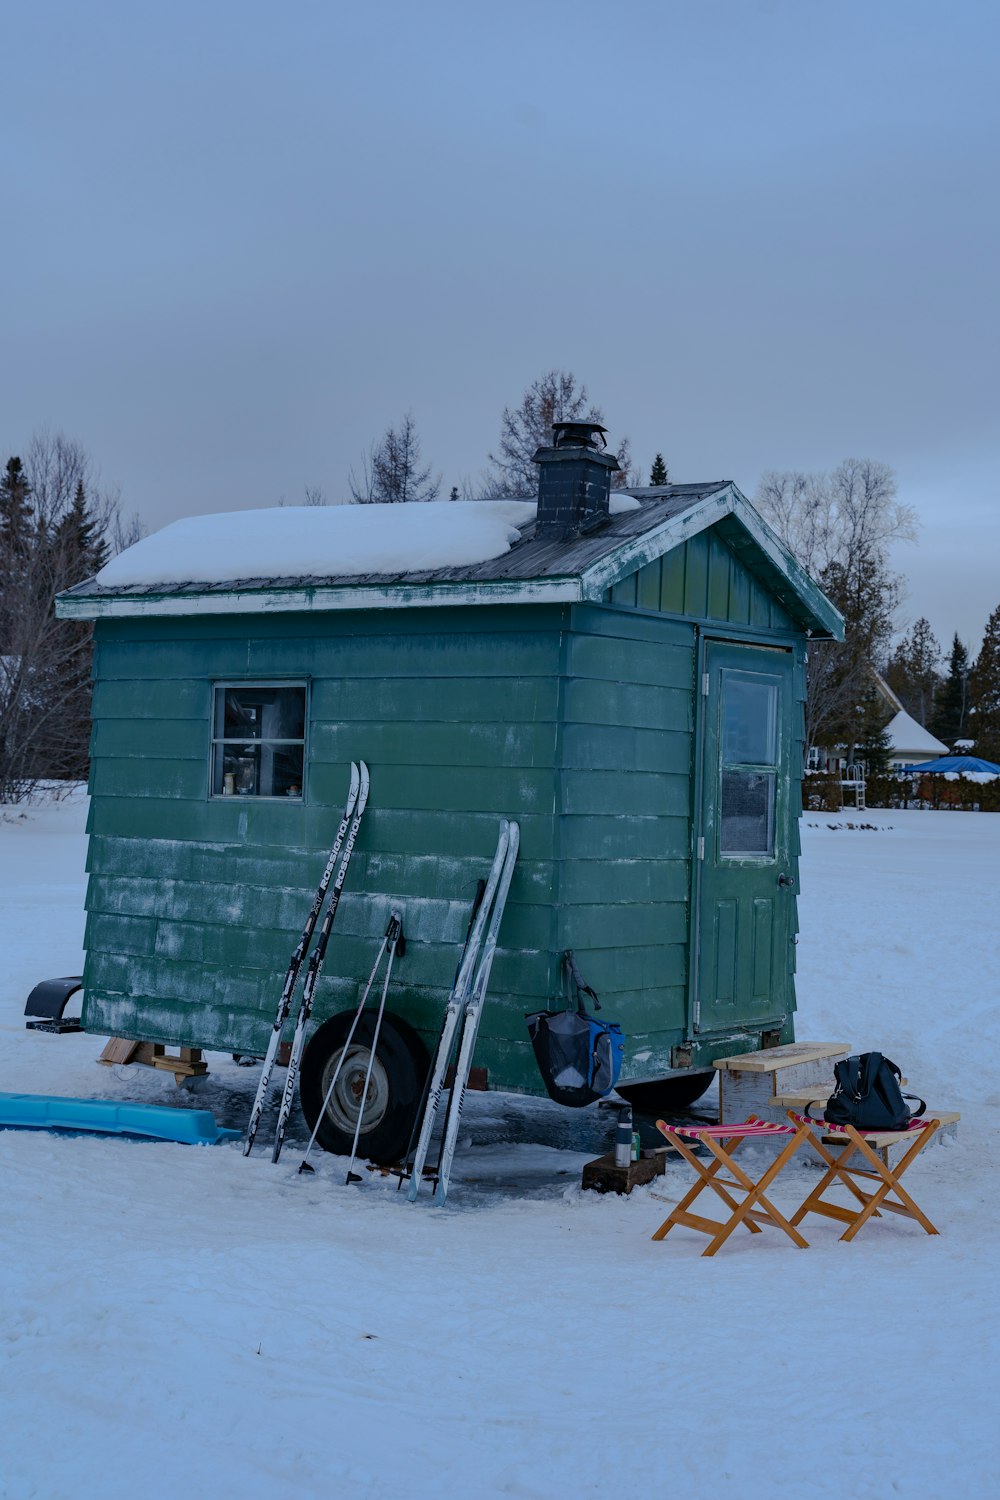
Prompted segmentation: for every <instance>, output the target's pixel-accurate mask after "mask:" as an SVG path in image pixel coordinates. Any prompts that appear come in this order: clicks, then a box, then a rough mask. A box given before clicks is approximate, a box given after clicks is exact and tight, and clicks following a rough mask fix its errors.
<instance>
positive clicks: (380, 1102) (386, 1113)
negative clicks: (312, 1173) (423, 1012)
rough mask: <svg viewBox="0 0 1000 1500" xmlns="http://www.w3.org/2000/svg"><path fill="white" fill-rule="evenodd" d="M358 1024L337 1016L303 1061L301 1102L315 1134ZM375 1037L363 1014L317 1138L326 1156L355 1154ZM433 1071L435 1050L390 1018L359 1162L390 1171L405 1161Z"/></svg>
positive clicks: (385, 1020) (348, 1015)
mask: <svg viewBox="0 0 1000 1500" xmlns="http://www.w3.org/2000/svg"><path fill="white" fill-rule="evenodd" d="M353 1019H354V1012H353V1011H342V1012H341V1013H340V1014H339V1015H336V1016H331V1017H330V1019H329V1020H328V1021H324V1022H323V1024H322V1026H320V1027H319V1028H318V1029H317V1030H316V1032H315V1033H314V1035H313V1036H312V1038H311V1039H310V1042H309V1045H308V1046H307V1048H306V1050H305V1053H304V1054H303V1057H302V1070H301V1073H300V1075H299V1100H300V1102H301V1105H302V1113H303V1114H304V1115H305V1117H306V1124H307V1125H308V1126H309V1129H310V1130H313V1129H314V1128H315V1125H316V1121H317V1120H318V1119H319V1116H320V1110H321V1109H322V1108H323V1100H324V1099H325V1097H326V1092H327V1089H328V1088H329V1086H330V1080H331V1079H332V1078H333V1075H334V1072H335V1071H336V1068H337V1064H338V1062H339V1061H340V1055H341V1053H342V1052H343V1050H344V1041H345V1039H346V1037H347V1033H348V1031H349V1030H350V1028H351V1022H352V1020H353ZM374 1030H375V1018H374V1015H373V1014H369V1015H363V1016H362V1017H361V1020H360V1021H359V1022H358V1025H357V1028H356V1029H355V1032H354V1036H353V1037H352V1038H351V1045H350V1049H349V1051H348V1054H347V1057H346V1059H345V1060H344V1064H343V1066H342V1068H341V1070H340V1074H339V1076H338V1078H337V1083H336V1086H335V1088H334V1090H333V1094H332V1095H331V1098H330V1103H329V1104H328V1105H327V1108H326V1110H325V1112H324V1114H323V1118H322V1120H321V1121H320V1127H319V1130H318V1131H317V1134H316V1139H317V1141H318V1142H319V1144H320V1145H321V1146H322V1147H323V1150H324V1151H332V1152H334V1153H335V1154H337V1155H339V1156H347V1155H349V1154H350V1150H351V1144H352V1142H353V1140H354V1130H355V1127H356V1125H357V1123H358V1109H359V1106H360V1103H361V1091H362V1089H363V1088H364V1083H365V1072H366V1070H367V1068H368V1060H369V1058H370V1056H371V1043H372V1036H373V1033H374ZM429 1068H430V1058H429V1056H428V1054H427V1048H426V1047H425V1046H424V1044H423V1042H422V1041H421V1040H420V1038H419V1036H418V1035H417V1033H416V1032H415V1031H414V1030H413V1027H412V1026H409V1025H408V1024H407V1023H406V1021H404V1020H402V1019H401V1018H400V1017H399V1016H395V1015H392V1014H391V1012H389V1011H386V1013H385V1015H384V1016H383V1017H382V1027H381V1030H380V1032H379V1038H378V1046H377V1047H376V1049H375V1061H374V1064H373V1066H372V1075H371V1080H370V1082H369V1084H368V1094H367V1098H366V1100H365V1106H364V1116H363V1120H362V1127H361V1135H360V1138H359V1140H358V1155H359V1156H361V1157H364V1158H367V1159H368V1160H369V1161H377V1162H380V1163H382V1164H383V1165H386V1166H388V1165H391V1164H392V1163H393V1162H396V1161H399V1159H400V1158H401V1157H402V1155H403V1153H404V1152H405V1150H406V1148H407V1146H408V1144H409V1140H410V1132H411V1130H412V1129H413V1121H414V1118H415V1116H416V1113H417V1109H418V1108H419V1105H420V1098H421V1095H422V1093H423V1087H424V1080H425V1078H426V1077H427V1072H428V1069H429Z"/></svg>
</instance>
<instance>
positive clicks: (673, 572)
mask: <svg viewBox="0 0 1000 1500" xmlns="http://www.w3.org/2000/svg"><path fill="white" fill-rule="evenodd" d="M608 601H609V603H612V604H620V605H625V606H628V607H631V608H633V609H647V610H658V611H662V612H663V613H665V614H672V615H683V616H686V617H688V618H690V619H692V620H717V621H719V622H720V623H724V624H726V625H746V626H748V627H749V628H751V629H753V630H780V631H786V632H792V631H794V629H795V627H794V625H793V624H792V622H791V620H790V619H789V617H788V614H787V613H786V611H785V610H784V608H783V607H782V605H781V604H780V603H779V601H778V600H777V599H776V598H775V597H774V595H773V594H771V593H770V592H769V591H768V590H767V589H766V588H765V587H764V585H763V584H762V583H761V582H760V581H759V580H758V579H756V578H754V577H753V576H752V574H750V573H749V572H748V571H747V569H746V567H745V566H744V564H743V563H742V562H741V561H740V560H739V558H737V557H736V556H735V554H734V553H733V552H732V550H731V549H730V547H729V546H728V545H727V543H726V542H725V540H724V539H723V538H722V537H721V536H720V535H719V533H718V531H717V530H711V531H703V532H701V533H699V535H698V536H694V537H691V538H690V539H689V540H688V541H686V542H684V543H682V544H681V546H679V547H675V548H674V549H673V550H672V551H671V552H667V553H665V554H664V556H663V557H659V558H657V559H655V561H653V562H651V563H647V564H646V566H645V567H644V568H641V569H640V570H639V571H638V572H637V573H633V574H632V575H631V577H629V578H625V579H623V580H622V582H621V583H617V584H615V586H614V587H613V588H612V589H611V590H610V591H609V594H608Z"/></svg>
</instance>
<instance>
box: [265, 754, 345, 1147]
mask: <svg viewBox="0 0 1000 1500" xmlns="http://www.w3.org/2000/svg"><path fill="white" fill-rule="evenodd" d="M359 786H360V776H359V772H358V768H357V766H356V765H355V763H354V761H353V760H352V761H351V789H350V791H349V792H348V794H347V801H346V803H345V804H344V816H343V818H342V819H341V823H340V827H339V828H338V829H337V836H336V838H335V839H334V841H333V847H332V848H331V850H330V856H329V858H328V859H327V862H326V869H325V870H324V871H323V874H322V877H321V879H320V882H319V885H318V886H317V887H316V894H315V896H314V897H313V904H312V907H311V908H310V911H309V915H308V916H307V917H306V922H305V926H304V927H303V929H302V936H301V937H300V938H299V941H298V944H297V946H296V948H295V952H294V953H293V954H292V956H291V959H290V960H289V964H288V971H287V973H286V974H285V982H284V984H283V986H282V989H281V998H280V999H279V1001H278V1009H277V1011H276V1013H275V1017H274V1024H273V1026H272V1029H271V1036H270V1039H269V1040H268V1044H267V1053H266V1056H265V1058H264V1066H263V1067H262V1068H261V1071H260V1078H259V1079H258V1081H257V1093H256V1095H255V1096H254V1101H253V1108H252V1109H251V1111H250V1119H249V1121H248V1123H247V1133H246V1139H245V1141H244V1143H243V1155H244V1156H249V1155H250V1152H251V1150H252V1149H253V1143H254V1137H255V1136H256V1134H257V1127H258V1125H259V1124H260V1117H261V1115H262V1114H263V1112H264V1100H265V1099H266V1098H267V1091H268V1088H269V1086H270V1083H271V1073H272V1071H273V1069H274V1060H275V1058H276V1057H277V1055H278V1047H279V1045H280V1043H281V1033H282V1031H283V1029H284V1025H285V1022H286V1021H287V1020H288V1015H289V1012H290V1010H291V1008H292V996H293V995H294V993H295V986H296V984H297V983H298V979H299V970H300V969H301V968H302V962H303V959H304V958H305V956H306V951H307V949H308V947H309V943H310V940H311V938H312V935H313V932H314V930H315V927H316V919H317V917H318V916H319V914H320V909H321V908H322V905H323V902H324V901H325V900H326V893H327V891H328V890H329V888H330V879H331V877H332V875H333V872H334V870H335V869H336V867H337V860H338V859H339V858H340V850H341V847H342V845H343V842H344V838H345V836H346V834H347V830H348V828H349V827H350V823H351V818H352V816H353V814H354V808H355V806H356V804H357V800H358V788H359Z"/></svg>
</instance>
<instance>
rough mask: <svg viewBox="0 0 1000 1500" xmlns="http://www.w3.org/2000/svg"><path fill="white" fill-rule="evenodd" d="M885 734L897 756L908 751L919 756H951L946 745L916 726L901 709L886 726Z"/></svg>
mask: <svg viewBox="0 0 1000 1500" xmlns="http://www.w3.org/2000/svg"><path fill="white" fill-rule="evenodd" d="M885 732H886V734H887V735H888V736H889V740H890V742H891V744H892V748H893V751H894V752H895V753H896V754H897V755H898V754H903V753H906V752H910V751H913V752H916V751H919V753H920V754H921V755H950V754H951V751H950V750H949V749H948V746H947V745H942V743H941V741H940V740H938V739H935V738H934V736H933V735H932V734H931V733H930V731H929V730H927V729H925V728H924V726H923V725H922V724H918V723H917V721H916V719H914V718H911V717H910V715H909V714H908V713H906V712H905V711H904V710H903V709H900V711H899V713H898V714H897V715H896V717H895V718H894V719H893V720H892V721H891V722H890V723H889V724H887V725H886V729H885Z"/></svg>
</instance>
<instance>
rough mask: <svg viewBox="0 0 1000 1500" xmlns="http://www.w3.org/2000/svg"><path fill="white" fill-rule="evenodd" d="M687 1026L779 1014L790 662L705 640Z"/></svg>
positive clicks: (787, 913) (784, 948)
mask: <svg viewBox="0 0 1000 1500" xmlns="http://www.w3.org/2000/svg"><path fill="white" fill-rule="evenodd" d="M703 689H704V692H703V705H702V706H703V710H704V716H705V717H704V733H703V736H702V746H703V750H702V754H703V763H702V778H701V809H700V811H701V820H700V829H699V830H698V834H699V842H698V849H697V854H698V859H697V860H696V879H697V888H696V921H697V924H698V930H697V933H696V942H697V966H698V967H697V974H696V978H695V1007H694V1017H693V1020H694V1028H695V1030H696V1031H701V1032H706V1031H717V1030H723V1029H726V1028H729V1027H731V1026H742V1025H745V1024H747V1023H750V1024H756V1023H758V1022H763V1021H768V1020H778V1019H779V1018H784V1016H785V1015H786V1014H787V1013H788V1011H789V1009H790V1008H791V1007H790V1001H791V996H790V994H789V988H790V964H789V951H788V944H789V941H790V938H791V922H790V918H791V914H792V901H793V899H794V898H793V894H792V891H793V886H792V872H793V863H792V859H791V851H790V834H791V817H790V807H789V788H790V765H789V755H790V751H791V745H792V731H791V723H792V709H793V697H792V653H791V651H786V650H780V649H772V648H770V647H762V646H749V645H747V646H742V645H734V644H730V643H728V642H726V643H724V642H721V641H708V642H706V646H705V678H704V679H703Z"/></svg>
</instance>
